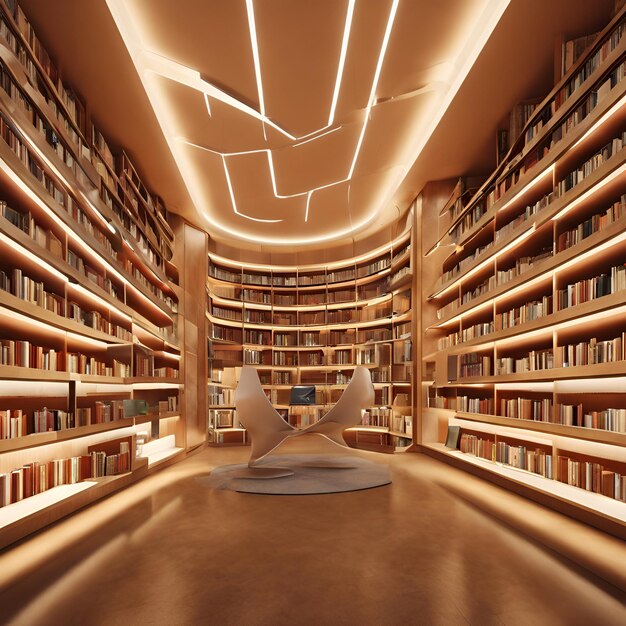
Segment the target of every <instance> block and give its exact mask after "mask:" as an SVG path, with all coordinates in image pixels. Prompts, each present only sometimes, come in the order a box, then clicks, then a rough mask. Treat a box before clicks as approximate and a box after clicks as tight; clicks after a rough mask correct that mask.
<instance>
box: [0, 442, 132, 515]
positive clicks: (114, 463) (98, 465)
mask: <svg viewBox="0 0 626 626" xmlns="http://www.w3.org/2000/svg"><path fill="white" fill-rule="evenodd" d="M130 469H131V458H130V451H129V447H128V443H127V442H121V443H120V452H119V454H109V455H107V454H106V452H103V451H93V452H90V453H89V454H83V455H81V456H74V457H70V458H67V459H54V460H52V461H49V462H48V463H39V462H37V461H34V462H32V463H28V464H26V465H24V466H22V467H19V468H17V469H14V470H12V471H10V472H6V473H3V474H0V507H3V506H7V505H10V504H13V503H15V502H20V501H21V500H24V499H25V498H29V497H31V496H34V495H37V494H38V493H43V492H44V491H48V490H49V489H52V488H54V487H58V486H60V485H72V484H75V483H78V482H81V481H83V480H89V479H91V478H101V477H103V476H113V475H115V474H121V473H126V472H129V471H130Z"/></svg>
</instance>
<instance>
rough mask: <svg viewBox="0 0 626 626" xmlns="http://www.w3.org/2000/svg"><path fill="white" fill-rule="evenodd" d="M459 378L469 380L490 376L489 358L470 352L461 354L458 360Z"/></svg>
mask: <svg viewBox="0 0 626 626" xmlns="http://www.w3.org/2000/svg"><path fill="white" fill-rule="evenodd" d="M459 376H460V377H461V378H469V377H472V376H491V357H490V356H483V355H480V354H477V353H476V352H470V353H469V354H462V355H461V358H460V368H459Z"/></svg>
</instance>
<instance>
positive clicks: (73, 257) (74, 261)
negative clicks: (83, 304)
mask: <svg viewBox="0 0 626 626" xmlns="http://www.w3.org/2000/svg"><path fill="white" fill-rule="evenodd" d="M66 260H67V263H68V264H69V265H71V266H72V267H73V268H74V269H75V270H77V271H78V272H79V273H81V274H82V275H83V276H85V277H86V278H87V280H89V281H91V282H92V283H93V284H94V285H97V286H98V287H100V289H103V290H104V291H106V292H107V293H108V294H109V295H110V296H112V297H113V298H115V299H120V297H119V294H120V293H121V289H122V288H121V286H120V285H117V284H116V283H114V282H113V280H112V279H111V278H109V277H108V276H107V275H106V274H104V273H103V272H99V271H98V270H96V269H95V268H94V267H93V266H91V265H89V263H86V262H85V260H84V259H83V257H82V256H80V255H79V254H77V253H76V252H75V251H74V250H72V249H71V248H68V249H67V256H66Z"/></svg>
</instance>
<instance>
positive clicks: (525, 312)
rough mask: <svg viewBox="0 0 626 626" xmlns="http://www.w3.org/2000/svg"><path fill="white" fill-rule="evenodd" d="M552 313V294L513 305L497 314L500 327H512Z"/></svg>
mask: <svg viewBox="0 0 626 626" xmlns="http://www.w3.org/2000/svg"><path fill="white" fill-rule="evenodd" d="M551 313H552V296H551V295H549V296H543V297H542V298H541V300H532V301H531V302H526V303H524V304H522V305H521V306H518V307H514V308H512V309H510V310H509V311H505V312H503V313H499V314H498V319H499V322H500V327H501V328H502V329H505V328H513V327H514V326H519V325H521V324H525V323H526V322H531V321H533V320H536V319H539V318H542V317H545V316H546V315H551Z"/></svg>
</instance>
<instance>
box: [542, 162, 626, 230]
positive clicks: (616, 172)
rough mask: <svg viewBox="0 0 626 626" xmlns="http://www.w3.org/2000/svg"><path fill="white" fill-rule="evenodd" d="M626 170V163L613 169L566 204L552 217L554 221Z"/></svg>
mask: <svg viewBox="0 0 626 626" xmlns="http://www.w3.org/2000/svg"><path fill="white" fill-rule="evenodd" d="M624 172H626V164H623V165H622V166H621V167H618V168H617V169H616V170H614V171H612V172H611V173H610V174H609V175H608V176H605V177H604V178H603V179H602V180H601V181H600V182H599V183H598V184H597V185H594V186H593V187H592V188H591V189H589V190H587V191H585V193H583V194H581V195H580V196H578V198H576V199H575V200H573V201H572V202H570V203H569V204H568V205H567V206H565V207H564V208H563V209H562V210H561V211H559V212H558V213H557V214H556V215H555V216H553V217H552V220H553V221H556V220H559V219H561V218H562V217H563V216H564V215H566V214H567V213H569V212H570V211H571V210H572V209H575V208H576V207H577V206H578V205H579V204H581V203H582V202H584V201H585V200H587V198H590V197H591V196H593V195H594V194H595V193H596V192H597V191H598V190H600V189H602V188H603V187H605V186H606V185H608V184H609V183H610V182H612V181H614V180H615V179H616V178H617V177H618V176H620V175H621V174H623V173H624Z"/></svg>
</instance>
